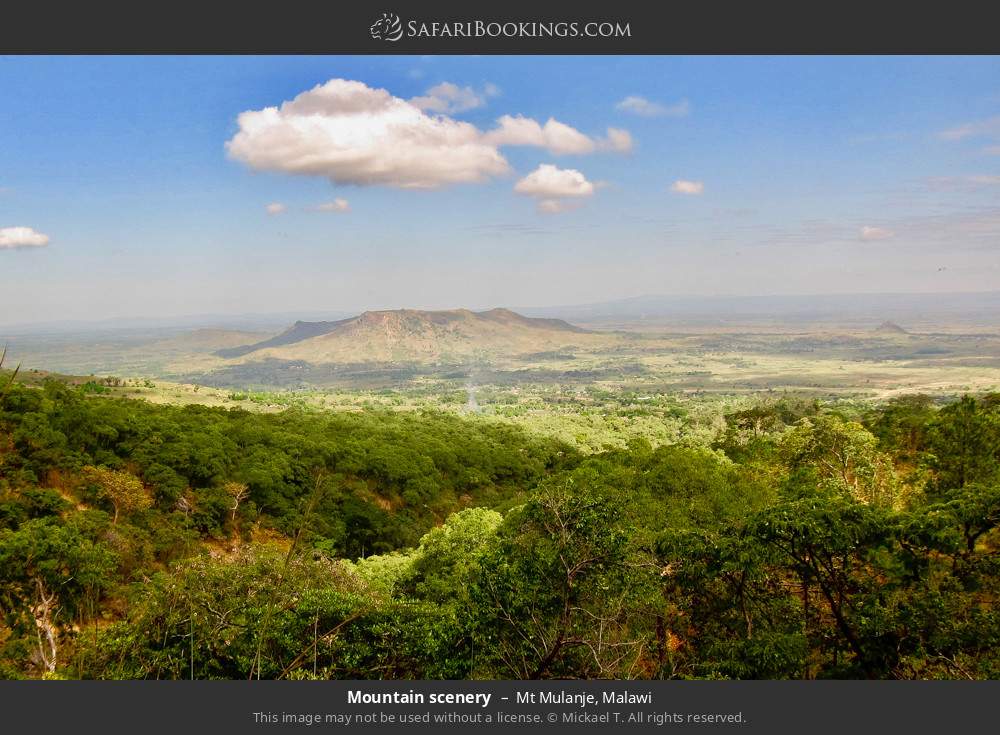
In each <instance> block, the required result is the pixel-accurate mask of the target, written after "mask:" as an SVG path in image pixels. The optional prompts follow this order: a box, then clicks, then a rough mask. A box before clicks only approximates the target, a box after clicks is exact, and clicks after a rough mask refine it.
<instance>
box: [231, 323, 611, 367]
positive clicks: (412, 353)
mask: <svg viewBox="0 0 1000 735" xmlns="http://www.w3.org/2000/svg"><path fill="white" fill-rule="evenodd" d="M606 340H607V336H606V335H599V334H595V333H591V332H588V331H587V330H584V329H581V328H579V327H576V326H573V325H572V324H569V323H568V322H566V321H563V320H562V319H554V318H532V317H526V316H522V315H521V314H517V313H515V312H513V311H510V310H509V309H490V310H489V311H470V310H468V309H453V310H448V311H420V310H415V309H398V310H392V311H366V312H364V313H363V314H360V315H358V316H355V317H351V318H349V319H340V320H337V321H320V322H304V321H299V322H296V323H295V324H293V325H292V326H291V327H289V328H288V329H286V330H285V331H283V332H281V333H280V334H278V335H276V336H274V337H271V338H270V339H266V340H263V341H261V342H255V343H252V344H247V345H242V346H239V347H229V348H226V349H221V350H218V351H217V352H216V353H215V354H216V355H217V356H219V357H222V358H225V359H227V360H237V359H241V358H247V359H253V360H262V359H269V358H270V359H278V360H304V361H306V362H309V363H313V364H322V363H360V362H413V361H420V362H425V361H437V360H449V359H467V358H470V357H474V356H476V355H483V356H485V355H489V354H505V355H518V354H527V353H533V352H542V351H545V350H553V349H559V348H563V347H566V346H570V345H581V344H588V343H594V344H596V343H597V342H602V341H606Z"/></svg>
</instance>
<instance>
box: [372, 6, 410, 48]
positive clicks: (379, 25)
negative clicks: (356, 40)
mask: <svg viewBox="0 0 1000 735" xmlns="http://www.w3.org/2000/svg"><path fill="white" fill-rule="evenodd" d="M368 30H369V31H371V34H372V38H374V39H375V40H376V41H398V40H399V39H400V38H402V37H403V24H402V22H400V20H399V16H398V15H396V14H395V13H382V17H381V18H379V19H378V20H377V21H375V22H374V23H373V24H372V27H371V28H369V29H368Z"/></svg>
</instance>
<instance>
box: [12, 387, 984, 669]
mask: <svg viewBox="0 0 1000 735" xmlns="http://www.w3.org/2000/svg"><path fill="white" fill-rule="evenodd" d="M712 406H713V409H712V410H716V411H718V413H719V415H718V416H717V417H716V418H717V421H716V422H714V424H713V425H714V426H715V427H716V428H715V429H714V430H713V431H712V432H708V433H707V432H703V431H702V432H692V433H690V434H683V435H682V437H683V438H682V439H681V440H680V441H678V442H676V443H670V444H662V445H659V446H655V447H654V446H653V445H652V444H651V443H650V442H649V441H647V440H645V439H643V438H641V437H635V438H632V439H630V440H629V442H628V444H627V446H611V445H608V446H606V447H605V448H603V449H601V450H599V451H593V452H583V451H581V449H580V448H578V447H574V446H571V445H570V444H567V443H564V442H563V441H561V440H559V439H556V438H545V437H544V436H540V435H538V434H537V433H529V432H527V431H526V430H525V429H524V428H522V427H519V426H515V425H510V424H502V423H489V422H484V421H474V420H471V419H469V418H466V417H463V416H461V415H457V414H455V413H448V412H444V411H437V410H433V409H424V410H414V411H392V410H389V409H384V408H372V407H367V408H360V409H358V410H352V411H321V410H315V409H310V408H308V407H304V406H292V407H290V408H287V409H285V410H282V411H279V412H274V413H253V412H250V411H247V410H244V409H242V408H223V407H206V406H197V405H188V406H172V405H154V404H152V403H148V402H145V401H141V400H129V399H123V398H120V397H117V396H114V395H107V394H105V393H104V392H102V391H101V390H97V389H95V388H94V385H93V384H90V385H89V386H88V385H83V386H73V385H69V384H67V383H66V382H61V381H56V380H48V381H46V382H44V383H42V384H40V385H37V386H28V385H22V384H19V383H14V382H12V383H11V384H10V385H8V386H6V388H5V390H4V394H3V395H2V397H0V678H7V679H11V678H71V679H79V678H86V679H91V678H93V679H188V678H194V679H313V678H318V679H329V678H345V679H379V678H382V679H407V678H431V679H464V678H472V679H494V678H513V679H533V678H615V679H664V678H683V679H730V678H736V679H791V678H794V679H813V678H853V679H866V678H872V679H913V678H917V679H996V678H1000V604H998V598H1000V531H998V525H1000V394H984V395H977V396H973V395H966V396H963V397H961V398H955V399H951V400H941V399H932V398H930V397H927V396H922V395H908V396H903V397H898V398H894V399H892V400H889V401H885V402H881V403H874V402H873V403H870V404H863V405H862V404H845V405H839V404H837V403H830V404H824V403H821V402H819V401H816V400H811V399H807V398H797V397H794V396H781V395H778V394H776V395H774V396H771V397H769V398H760V399H758V400H757V401H756V402H755V403H753V404H752V405H749V407H748V406H747V405H741V406H735V405H734V406H730V407H729V408H727V407H726V404H725V403H724V402H716V403H713V404H712ZM675 418H676V419H677V420H679V421H684V420H685V416H684V412H683V411H682V410H678V412H677V415H676V417H675ZM699 420H703V417H702V418H701V419H699Z"/></svg>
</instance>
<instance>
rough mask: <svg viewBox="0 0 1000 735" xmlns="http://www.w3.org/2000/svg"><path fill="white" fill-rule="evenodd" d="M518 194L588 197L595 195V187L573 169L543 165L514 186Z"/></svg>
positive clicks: (549, 164)
mask: <svg viewBox="0 0 1000 735" xmlns="http://www.w3.org/2000/svg"><path fill="white" fill-rule="evenodd" d="M514 191H516V192H517V193H518V194H526V195H528V196H534V197H545V198H551V197H587V196H591V195H592V194H593V193H594V185H593V184H592V183H591V182H589V181H587V177H586V176H584V175H583V174H582V173H580V172H579V171H577V170H576V169H573V168H558V167H556V166H553V165H552V164H551V163H543V164H542V165H541V166H539V167H538V168H536V169H535V170H534V171H532V172H531V173H530V174H528V175H527V176H525V177H524V178H523V179H521V180H520V181H518V182H517V183H516V184H515V185H514Z"/></svg>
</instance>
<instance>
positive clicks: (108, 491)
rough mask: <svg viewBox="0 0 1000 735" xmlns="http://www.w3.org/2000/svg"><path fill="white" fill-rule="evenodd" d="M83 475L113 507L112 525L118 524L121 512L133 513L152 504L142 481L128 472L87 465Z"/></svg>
mask: <svg viewBox="0 0 1000 735" xmlns="http://www.w3.org/2000/svg"><path fill="white" fill-rule="evenodd" d="M83 475H84V477H85V478H86V479H87V481H88V482H90V483H92V484H94V485H96V486H97V487H98V488H100V491H101V495H102V496H103V497H105V498H107V499H108V500H109V501H111V505H112V506H114V509H115V515H114V518H113V519H112V521H111V523H112V524H117V523H118V515H119V514H120V513H122V512H124V513H125V514H130V513H134V512H136V511H139V510H144V509H146V508H149V507H150V506H152V504H153V500H152V498H150V496H149V493H147V492H146V488H145V487H144V486H143V484H142V481H141V480H140V479H139V478H138V477H136V476H135V475H132V474H130V473H128V472H123V471H121V470H112V469H108V468H107V467H94V466H93V465H87V466H86V467H84V468H83Z"/></svg>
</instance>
